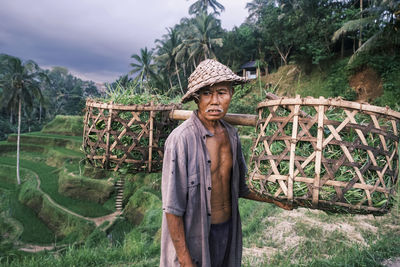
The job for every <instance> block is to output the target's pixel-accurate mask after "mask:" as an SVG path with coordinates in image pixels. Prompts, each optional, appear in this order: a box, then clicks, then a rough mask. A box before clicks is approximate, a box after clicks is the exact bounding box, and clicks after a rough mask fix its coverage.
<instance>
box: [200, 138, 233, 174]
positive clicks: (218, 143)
mask: <svg viewBox="0 0 400 267" xmlns="http://www.w3.org/2000/svg"><path fill="white" fill-rule="evenodd" d="M206 146H207V150H208V153H209V155H210V159H211V176H215V175H217V176H218V177H220V176H221V175H222V176H223V177H221V178H225V177H226V176H228V178H230V172H231V168H232V150H231V144H230V141H229V137H228V134H227V132H226V130H223V131H222V132H220V133H216V134H215V135H214V136H211V137H208V138H207V139H206ZM213 178H214V177H213Z"/></svg>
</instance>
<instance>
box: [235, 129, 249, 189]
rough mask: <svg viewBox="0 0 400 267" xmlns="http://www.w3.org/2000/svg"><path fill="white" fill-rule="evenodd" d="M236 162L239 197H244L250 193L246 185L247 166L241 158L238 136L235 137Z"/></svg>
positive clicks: (241, 152) (242, 157) (240, 144)
mask: <svg viewBox="0 0 400 267" xmlns="http://www.w3.org/2000/svg"><path fill="white" fill-rule="evenodd" d="M237 140H238V141H237V143H238V144H237V146H238V147H237V160H238V165H239V197H245V196H247V195H248V194H249V193H250V190H249V188H248V187H247V184H246V175H247V166H246V161H245V159H244V156H243V151H242V143H241V142H240V138H239V135H237Z"/></svg>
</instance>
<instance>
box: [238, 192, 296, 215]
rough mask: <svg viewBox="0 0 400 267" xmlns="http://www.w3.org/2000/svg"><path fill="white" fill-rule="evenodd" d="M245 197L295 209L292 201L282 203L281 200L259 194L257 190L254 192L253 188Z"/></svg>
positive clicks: (286, 208)
mask: <svg viewBox="0 0 400 267" xmlns="http://www.w3.org/2000/svg"><path fill="white" fill-rule="evenodd" d="M243 198H247V199H250V200H256V201H260V202H267V203H273V204H275V205H277V206H278V207H280V208H282V209H285V210H292V209H293V204H290V203H282V202H279V201H277V200H275V199H272V198H270V197H268V196H265V197H261V196H260V195H259V194H257V193H256V192H254V191H253V190H251V189H250V191H249V193H248V194H247V195H246V196H244V197H243Z"/></svg>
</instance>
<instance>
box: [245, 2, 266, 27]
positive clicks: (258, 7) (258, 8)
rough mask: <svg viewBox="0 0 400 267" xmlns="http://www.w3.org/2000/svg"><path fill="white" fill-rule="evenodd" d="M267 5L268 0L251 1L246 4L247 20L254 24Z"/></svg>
mask: <svg viewBox="0 0 400 267" xmlns="http://www.w3.org/2000/svg"><path fill="white" fill-rule="evenodd" d="M267 4H268V0H253V1H251V2H249V3H247V4H246V9H247V10H248V11H249V16H248V17H247V20H248V21H249V22H255V21H257V20H258V18H259V17H260V15H261V12H262V9H263V8H264V7H265V6H266V5H267Z"/></svg>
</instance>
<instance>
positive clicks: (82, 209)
mask: <svg viewBox="0 0 400 267" xmlns="http://www.w3.org/2000/svg"><path fill="white" fill-rule="evenodd" d="M21 156H22V159H21V163H20V164H21V167H23V168H26V169H29V170H32V171H34V172H35V173H36V174H37V175H38V176H39V177H40V181H41V185H40V188H41V189H42V190H43V191H44V192H45V193H47V194H48V195H49V196H50V197H51V198H52V199H53V200H54V201H55V202H57V203H58V204H60V205H62V206H64V207H66V208H67V209H69V210H71V211H74V212H76V213H78V214H80V215H83V216H86V217H100V216H104V215H107V214H109V213H111V212H112V211H111V210H109V209H107V208H105V207H104V206H103V205H100V204H97V203H94V202H89V201H83V200H77V199H73V198H69V197H66V196H63V195H61V194H60V193H59V192H58V169H57V168H55V167H50V166H48V165H46V164H44V163H41V162H36V161H30V160H25V159H23V153H22V154H21ZM0 164H4V165H9V166H15V164H16V163H15V158H13V157H4V156H2V157H1V158H0Z"/></svg>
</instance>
